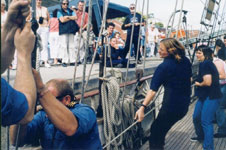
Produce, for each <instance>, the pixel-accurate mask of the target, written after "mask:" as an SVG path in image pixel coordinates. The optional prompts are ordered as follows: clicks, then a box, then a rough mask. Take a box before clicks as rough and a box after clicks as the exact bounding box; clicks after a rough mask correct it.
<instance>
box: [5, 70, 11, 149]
mask: <svg viewBox="0 0 226 150" xmlns="http://www.w3.org/2000/svg"><path fill="white" fill-rule="evenodd" d="M9 76H10V69H9V68H8V69H7V82H8V83H9V79H10V78H9ZM6 133H7V136H6V137H7V150H9V126H7V127H6Z"/></svg>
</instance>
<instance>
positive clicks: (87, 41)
mask: <svg viewBox="0 0 226 150" xmlns="http://www.w3.org/2000/svg"><path fill="white" fill-rule="evenodd" d="M92 6H93V5H92V0H89V19H88V26H87V37H86V45H85V60H84V65H83V76H82V97H81V101H83V100H84V91H85V89H84V86H85V82H86V81H85V77H86V63H87V55H88V51H89V39H90V38H89V37H90V29H91V28H90V26H91V22H92ZM81 101H80V103H81Z"/></svg>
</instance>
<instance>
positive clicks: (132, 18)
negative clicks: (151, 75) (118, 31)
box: [122, 4, 144, 64]
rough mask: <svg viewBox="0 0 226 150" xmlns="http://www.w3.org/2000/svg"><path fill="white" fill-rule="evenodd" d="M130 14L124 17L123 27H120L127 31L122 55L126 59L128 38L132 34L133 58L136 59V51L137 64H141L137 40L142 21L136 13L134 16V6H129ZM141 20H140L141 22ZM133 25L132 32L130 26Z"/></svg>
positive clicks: (128, 45) (128, 44)
mask: <svg viewBox="0 0 226 150" xmlns="http://www.w3.org/2000/svg"><path fill="white" fill-rule="evenodd" d="M129 9H130V14H129V15H128V16H127V17H126V19H125V21H124V23H123V25H122V29H123V30H127V38H126V44H125V50H124V53H123V57H124V58H126V55H127V53H128V51H129V47H130V37H131V34H132V32H133V40H132V44H134V53H135V58H136V57H137V50H138V62H137V63H138V64H141V63H142V62H141V60H140V58H141V54H140V51H139V48H137V46H138V42H139V41H138V40H139V30H140V25H141V26H143V25H144V20H143V19H142V17H141V15H140V14H138V13H136V14H135V4H130V7H129ZM141 19H142V20H141ZM133 24H134V30H133V31H132V26H133Z"/></svg>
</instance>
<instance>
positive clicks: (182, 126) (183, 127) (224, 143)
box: [140, 102, 226, 150]
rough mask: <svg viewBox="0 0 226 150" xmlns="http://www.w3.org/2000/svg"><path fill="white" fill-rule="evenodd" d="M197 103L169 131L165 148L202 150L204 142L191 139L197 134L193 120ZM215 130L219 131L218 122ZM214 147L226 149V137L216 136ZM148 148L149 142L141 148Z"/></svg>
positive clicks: (146, 149)
mask: <svg viewBox="0 0 226 150" xmlns="http://www.w3.org/2000/svg"><path fill="white" fill-rule="evenodd" d="M195 103H196V102H194V103H192V104H191V105H190V107H189V111H188V113H187V114H186V116H185V117H184V118H183V119H182V120H180V121H179V122H177V123H176V124H175V125H174V126H173V127H172V128H171V129H170V131H169V132H168V134H167V136H166V142H165V146H164V150H202V143H199V142H191V141H190V138H191V137H192V136H196V135H195V130H194V126H193V122H192V114H193V111H194V107H195ZM214 131H215V132H216V131H217V125H216V124H214ZM214 148H215V150H226V138H214ZM148 149H149V143H148V142H146V143H145V145H143V146H142V147H141V148H140V150H148Z"/></svg>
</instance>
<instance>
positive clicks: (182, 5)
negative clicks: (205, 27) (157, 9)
mask: <svg viewBox="0 0 226 150" xmlns="http://www.w3.org/2000/svg"><path fill="white" fill-rule="evenodd" d="M183 7H184V0H182V4H181V9H180V17H179V23H178V27H177V32H176V39H178V31H179V28H180V23H181V15H182V10H183Z"/></svg>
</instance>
